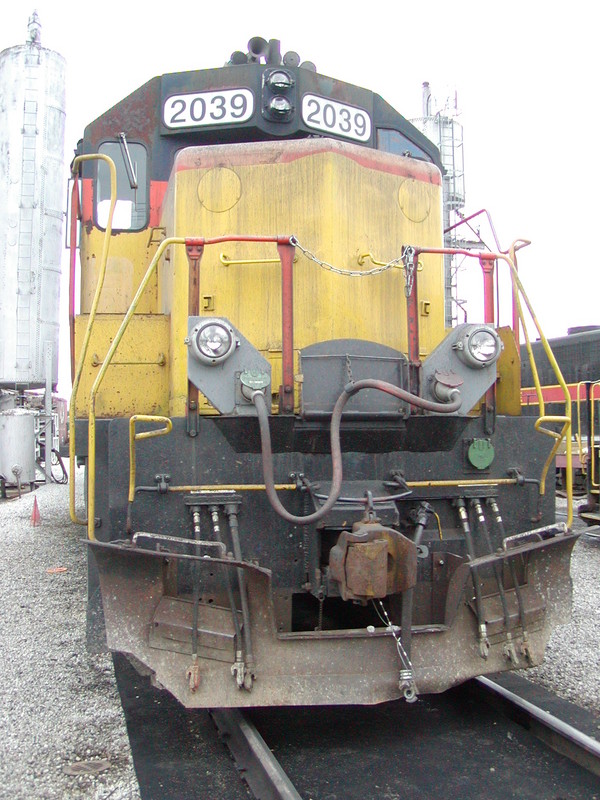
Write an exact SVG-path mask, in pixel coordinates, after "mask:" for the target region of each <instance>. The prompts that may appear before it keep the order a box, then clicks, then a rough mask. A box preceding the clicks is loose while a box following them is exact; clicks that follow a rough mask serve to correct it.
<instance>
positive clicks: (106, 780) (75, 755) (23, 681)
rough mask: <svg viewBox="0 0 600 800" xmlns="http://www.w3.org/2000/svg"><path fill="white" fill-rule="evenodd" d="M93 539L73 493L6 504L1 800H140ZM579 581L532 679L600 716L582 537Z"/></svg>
mask: <svg viewBox="0 0 600 800" xmlns="http://www.w3.org/2000/svg"><path fill="white" fill-rule="evenodd" d="M82 481H83V473H82V472H81V471H79V473H78V483H79V487H78V488H80V487H81V485H82ZM36 499H37V503H38V507H39V512H40V524H39V525H37V526H34V525H33V524H32V511H33V506H34V500H36ZM559 503H560V501H559ZM78 507H79V508H81V501H79V504H78ZM560 510H561V509H560V508H559V511H560ZM84 535H85V529H83V528H80V527H78V526H75V525H73V524H72V523H71V521H70V518H69V511H68V486H64V485H58V484H50V485H47V486H42V487H40V488H39V489H38V490H37V491H36V492H34V493H33V494H24V495H23V496H22V497H21V498H20V499H14V500H0V542H1V545H2V559H1V561H0V643H1V644H0V674H1V680H0V707H1V708H2V712H1V713H2V729H3V735H2V737H1V738H0V798H4V797H6V798H11V799H15V800H18V799H20V798H86V799H87V798H90V799H92V800H102V799H103V798H111V800H138V799H139V797H140V795H139V789H138V784H137V780H136V776H135V772H134V769H133V765H132V760H131V753H130V749H129V742H128V738H127V731H126V727H125V722H124V718H123V713H122V708H121V704H120V700H119V696H118V694H117V690H116V686H115V679H114V671H113V664H112V659H111V657H110V655H108V654H101V655H92V654H89V653H88V652H87V650H86V644H85V604H86V565H85V562H86V559H85V552H84V545H83V544H82V539H83V537H84ZM572 575H573V581H574V603H573V617H572V621H571V622H570V623H569V624H568V625H566V626H562V627H561V628H559V629H558V630H557V631H556V632H555V633H554V635H553V637H552V639H551V642H550V645H549V648H548V651H547V656H546V660H545V662H544V664H543V665H542V666H541V667H537V668H535V669H533V670H528V671H527V672H526V673H523V674H524V675H525V677H527V678H528V679H530V680H532V681H534V682H536V683H539V684H541V685H542V686H544V687H545V688H547V689H549V690H551V691H553V692H555V693H557V694H558V695H560V696H561V697H564V698H565V699H567V700H570V701H571V702H573V703H576V704H577V705H580V706H582V707H584V708H587V709H589V710H591V711H593V712H596V713H600V656H599V647H598V630H599V629H600V579H599V577H598V576H599V575H600V540H596V539H592V538H589V537H588V536H587V535H583V536H582V537H581V538H580V540H579V541H578V543H577V544H576V546H575V549H574V553H573V561H572ZM90 771H91V772H92V774H88V773H89V772H90ZM70 773H75V774H70Z"/></svg>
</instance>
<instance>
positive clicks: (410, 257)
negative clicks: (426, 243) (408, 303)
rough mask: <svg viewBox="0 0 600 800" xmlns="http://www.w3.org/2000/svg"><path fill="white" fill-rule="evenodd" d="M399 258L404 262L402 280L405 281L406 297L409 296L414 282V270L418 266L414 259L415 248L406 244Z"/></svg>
mask: <svg viewBox="0 0 600 800" xmlns="http://www.w3.org/2000/svg"><path fill="white" fill-rule="evenodd" d="M401 260H402V263H403V264H404V280H405V281H406V283H405V286H404V294H405V295H406V297H410V296H411V294H412V290H413V286H414V283H415V272H416V269H417V266H418V262H417V260H416V259H415V248H414V247H412V245H407V246H406V247H405V248H403V250H402V257H401Z"/></svg>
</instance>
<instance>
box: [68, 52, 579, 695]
mask: <svg viewBox="0 0 600 800" xmlns="http://www.w3.org/2000/svg"><path fill="white" fill-rule="evenodd" d="M72 171H73V176H74V183H73V191H72V214H71V279H72V289H71V301H70V302H71V307H70V317H71V340H72V348H73V349H72V352H73V359H72V369H73V395H72V402H71V407H70V420H71V426H72V434H71V437H70V447H71V460H72V464H74V462H75V460H77V461H78V462H79V463H80V464H84V465H85V475H86V477H85V481H86V508H85V512H82V511H81V510H78V509H77V508H76V503H75V488H74V484H73V482H72V484H71V516H72V519H73V521H74V522H75V523H77V524H81V525H85V526H86V527H87V545H88V555H89V558H88V565H89V568H88V575H89V581H88V583H89V589H88V633H89V637H90V640H91V641H100V637H99V635H98V634H99V633H103V632H105V634H106V643H107V645H108V647H109V648H110V649H112V650H113V651H120V652H123V653H125V654H127V656H128V657H129V658H130V659H131V660H132V662H133V663H134V664H136V666H138V668H139V669H140V670H142V671H144V672H145V673H146V674H151V675H152V677H153V680H154V681H155V682H156V684H157V685H160V686H162V687H164V688H166V689H167V690H168V691H170V692H171V693H172V694H173V695H175V696H176V697H177V698H178V699H179V700H180V701H181V702H182V703H183V704H184V705H185V706H188V707H209V706H211V707H231V706H257V705H258V706H260V705H299V704H350V703H359V704H372V703H378V702H382V701H386V700H391V699H395V698H402V697H404V698H405V699H406V700H408V701H414V700H415V699H416V698H417V696H418V695H419V694H423V693H431V692H441V691H444V690H445V689H447V688H448V687H450V686H453V685H455V684H457V683H460V682H461V681H464V680H466V679H468V678H470V677H472V676H475V675H479V674H482V673H486V672H487V673H490V672H497V671H500V670H505V669H512V668H523V667H527V666H529V665H535V664H538V663H539V662H540V661H541V660H542V658H543V654H544V648H545V645H546V642H547V640H548V637H549V635H550V633H551V631H552V630H553V628H554V626H555V625H556V624H558V623H562V622H564V621H565V620H566V619H567V618H568V614H569V609H570V598H571V583H570V574H569V565H570V553H571V550H572V547H573V544H574V542H575V540H576V536H575V534H573V533H572V532H571V530H570V528H569V525H570V521H571V519H570V518H569V520H568V523H567V525H565V524H557V523H556V522H555V518H554V488H553V486H552V485H551V483H552V482H551V481H546V475H547V473H548V470H549V468H550V467H551V464H552V461H553V457H554V454H555V452H556V449H557V447H558V445H559V443H560V440H561V439H562V438H565V435H566V434H565V429H566V428H565V426H566V425H567V423H566V422H565V420H566V417H565V418H564V419H563V418H560V419H559V420H558V422H557V420H556V419H553V420H551V421H550V423H549V424H548V421H547V420H545V419H544V418H543V417H542V418H539V419H537V418H535V419H534V418H532V417H529V416H525V415H522V414H521V405H520V395H519V390H520V381H519V370H520V363H519V354H518V346H517V341H518V327H519V324H520V322H519V320H520V319H522V311H521V308H522V304H523V303H525V304H528V301H527V298H526V296H525V294H524V291H523V287H522V284H521V282H520V280H519V278H518V275H517V271H516V269H515V265H516V253H517V250H518V249H519V247H520V243H516V244H515V245H514V246H513V247H512V248H511V251H510V252H508V253H489V252H485V253H483V252H482V253H473V252H467V253H466V255H468V256H469V257H470V258H471V260H472V262H473V264H474V269H476V270H478V271H479V270H481V276H482V293H483V298H484V319H483V320H477V321H475V322H468V323H464V324H461V325H458V326H457V327H454V328H451V329H447V328H446V327H445V313H444V305H445V302H446V298H445V289H444V273H443V270H444V266H443V255H444V253H445V252H446V248H444V246H443V230H442V185H443V179H442V164H441V161H440V154H439V152H438V150H437V149H436V147H435V146H434V145H433V144H432V143H431V142H430V141H429V140H428V139H426V138H425V137H424V136H423V135H422V134H421V133H420V132H419V131H418V130H417V129H416V128H415V127H414V126H413V125H412V124H411V123H410V122H408V120H407V119H405V118H404V117H403V116H402V115H401V114H400V113H398V112H397V111H396V110H395V109H394V108H392V106H390V105H389V104H388V103H387V102H386V101H385V100H384V99H383V98H382V97H380V96H379V95H378V94H375V93H373V92H371V91H369V90H366V89H364V88H361V87H359V86H354V85H350V84H348V83H344V82H342V81H339V80H336V79H333V78H330V77H328V76H326V75H322V74H319V73H318V72H317V71H316V68H315V67H314V64H312V63H311V62H302V63H301V62H300V58H299V56H298V55H297V54H296V53H294V52H288V53H286V54H284V55H283V56H282V55H281V50H280V45H279V42H278V41H277V40H271V41H269V42H267V41H265V40H262V39H260V38H256V39H253V40H251V41H250V42H249V46H248V52H243V51H236V52H235V53H233V55H232V57H231V60H230V61H229V62H228V63H227V64H226V65H225V66H224V67H221V68H217V69H207V70H199V71H193V72H185V73H176V74H167V75H162V76H161V77H156V78H154V79H152V80H150V81H149V82H148V83H146V84H145V85H143V86H142V87H141V88H139V89H137V90H136V91H134V92H133V93H132V94H130V95H129V96H128V97H126V98H125V99H123V100H121V101H120V102H118V103H117V105H115V106H114V107H113V108H111V109H110V110H108V111H107V112H106V113H104V114H102V115H101V116H100V117H99V118H97V119H96V120H95V121H93V122H91V123H90V124H89V125H88V126H87V127H86V129H85V132H84V135H83V139H82V140H81V142H80V143H79V146H78V149H77V152H76V158H75V160H74V161H73V165H72ZM77 246H79V251H80V252H79V263H80V296H79V306H80V311H79V313H78V314H76V313H75V307H76V302H75V286H76V285H77ZM500 268H502V269H504V270H505V272H506V273H507V274H509V275H510V276H511V279H512V281H513V285H514V287H515V295H514V296H515V301H514V302H515V323H514V325H513V327H512V328H510V327H507V328H501V327H499V326H498V324H497V319H496V316H495V315H496V301H495V297H494V294H495V291H494V287H495V282H494V278H495V273H496V271H497V270H498V269H500ZM560 380H562V379H560V378H557V381H560ZM563 423H564V424H563ZM557 426H558V427H557ZM71 474H72V475H75V470H74V469H72V471H71Z"/></svg>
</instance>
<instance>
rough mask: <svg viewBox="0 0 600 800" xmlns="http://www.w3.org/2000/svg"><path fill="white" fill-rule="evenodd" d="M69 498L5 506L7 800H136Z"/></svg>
mask: <svg viewBox="0 0 600 800" xmlns="http://www.w3.org/2000/svg"><path fill="white" fill-rule="evenodd" d="M82 478H83V472H81V471H80V472H79V475H78V480H79V484H80V486H81V484H82ZM68 497H69V487H68V486H65V485H59V484H49V485H46V486H42V487H40V488H39V489H38V490H37V491H35V492H34V493H32V494H24V495H23V496H22V497H21V498H20V499H15V500H0V543H1V547H2V557H1V559H0V642H1V644H0V675H1V680H0V708H1V709H2V711H1V714H2V731H3V732H2V736H1V738H0V797H1V798H4V797H6V798H11V800H20V798H55V797H56V798H86V800H87V799H88V798H90V799H91V800H102V799H103V798H109V797H110V799H111V800H139V797H140V795H139V790H138V784H137V779H136V777H135V772H134V769H133V764H132V760H131V753H130V749H129V741H128V738H127V731H126V728H125V722H124V719H123V712H122V709H121V703H120V700H119V695H118V693H117V690H116V686H115V679H114V671H113V664H112V658H111V656H110V655H109V654H107V653H105V654H100V655H91V654H89V653H88V652H87V650H86V644H85V630H86V626H85V617H86V591H87V590H86V559H85V548H84V545H83V544H82V543H81V540H82V537H83V536H84V535H85V528H81V527H79V526H75V525H73V523H72V522H71V520H70V517H69V508H68ZM36 499H37V504H38V508H39V513H40V524H39V525H37V526H33V525H32V520H31V517H32V511H33V505H34V500H36ZM70 773H74V774H70ZM90 773H91V774H90Z"/></svg>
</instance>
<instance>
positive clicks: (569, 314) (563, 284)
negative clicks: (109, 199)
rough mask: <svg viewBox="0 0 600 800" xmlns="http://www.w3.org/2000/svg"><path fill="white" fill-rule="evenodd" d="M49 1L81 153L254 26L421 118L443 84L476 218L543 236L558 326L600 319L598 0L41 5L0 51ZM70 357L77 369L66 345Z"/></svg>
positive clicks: (53, 43)
mask: <svg viewBox="0 0 600 800" xmlns="http://www.w3.org/2000/svg"><path fill="white" fill-rule="evenodd" d="M34 8H35V9H37V11H38V14H39V17H40V21H41V24H42V45H43V46H44V47H47V48H50V49H52V50H56V51H57V52H59V53H61V54H62V55H63V56H64V57H65V59H66V61H67V130H66V153H67V159H69V160H70V157H71V154H72V151H73V148H74V147H75V145H76V143H77V140H78V138H80V137H81V135H82V133H83V129H84V127H85V125H86V124H87V123H88V122H89V121H91V120H92V119H94V118H95V117H97V116H98V115H100V114H101V113H102V112H103V111H105V110H106V109H108V108H110V107H111V106H112V105H114V104H115V103H116V102H117V101H118V100H119V99H121V98H122V97H124V96H126V95H127V94H128V93H129V92H131V91H133V90H134V89H135V88H136V87H138V86H140V85H141V84H143V83H145V82H146V80H148V79H149V78H151V77H153V76H154V75H159V74H162V73H165V72H177V71H182V70H190V69H201V68H209V67H216V66H221V65H222V64H223V63H224V62H225V61H226V60H227V59H228V58H229V56H230V54H231V52H232V51H233V50H242V49H244V50H245V49H246V44H247V42H248V39H249V38H250V37H251V36H263V37H264V38H266V39H270V38H276V39H280V40H281V46H282V51H283V52H285V51H286V50H296V51H297V52H298V53H299V54H300V56H301V58H302V59H303V60H310V61H314V62H315V64H316V65H317V69H318V71H319V72H321V73H324V74H326V75H331V76H333V77H336V78H339V79H341V80H345V81H348V82H350V83H356V84H358V85H362V86H365V87H366V88H368V89H372V90H373V91H375V92H378V93H379V94H381V95H382V96H383V97H384V98H385V99H386V100H387V101H388V102H390V103H391V104H392V105H393V106H394V107H395V108H396V109H397V110H399V111H400V112H401V113H402V114H404V116H406V117H409V118H410V117H415V116H420V115H421V85H422V82H423V81H425V80H427V81H429V82H430V84H431V86H432V89H433V92H434V94H435V95H440V96H441V95H444V93H446V92H448V91H452V92H453V91H456V92H457V95H458V102H459V107H460V108H461V110H462V115H461V118H460V120H461V122H462V124H463V126H464V142H465V145H464V147H465V171H466V195H467V202H466V208H465V213H471V212H473V211H477V210H478V209H480V208H484V207H485V208H487V209H488V210H489V211H490V213H491V214H492V217H493V220H494V223H495V226H496V230H497V233H498V236H499V239H500V243H501V245H502V246H503V247H507V246H508V244H509V243H510V241H512V240H513V239H516V238H519V237H522V238H527V239H531V240H532V243H533V244H532V246H531V247H529V248H528V249H527V250H526V251H523V253H522V255H521V257H520V269H521V275H522V280H523V282H524V284H525V288H526V289H527V291H528V293H529V294H530V296H531V299H532V301H533V304H534V308H535V310H536V312H537V313H538V316H539V319H540V321H541V323H542V327H543V328H544V331H545V333H546V334H547V335H548V336H558V335H562V334H564V333H566V330H567V328H568V327H571V326H574V325H581V324H594V323H600V310H599V306H600V277H599V269H600V258H599V256H598V252H597V251H596V245H597V233H596V231H597V229H598V227H599V219H598V205H599V202H598V188H599V179H600V166H599V163H598V146H597V140H596V139H595V134H596V133H597V131H598V122H599V121H600V120H599V116H600V115H599V114H598V111H597V106H596V104H597V100H596V97H595V91H596V90H595V87H596V86H597V75H598V26H597V22H596V19H595V13H594V5H593V4H592V3H588V2H586V3H584V2H582V0H572V1H571V2H570V3H568V4H563V3H561V4H558V3H552V2H549V3H544V4H542V3H537V2H527V0H521V2H514V0H505V1H504V2H484V0H480V2H471V1H470V0H453V2H448V1H447V0H446V2H439V0H428V1H427V2H419V0H411V2H403V0H396V2H382V1H381V0H380V2H377V3H375V2H370V3H359V4H357V5H356V6H354V7H351V6H350V4H342V3H335V4H333V3H328V2H326V0H321V2H315V1H314V0H303V1H302V2H297V3H283V2H270V3H265V4H264V5H263V4H261V5H260V6H259V4H257V3H254V2H250V1H247V2H239V0H227V1H226V2H223V0H221V2H214V1H213V2H210V3H207V2H202V0H195V2H189V1H188V0H170V1H169V2H168V3H155V4H151V3H148V2H143V3H142V2H131V1H130V2H127V0H121V1H120V2H116V1H115V0H104V2H103V3H100V4H89V3H77V4H75V3H73V4H72V3H66V2H60V1H59V0H38V2H37V3H35V2H32V4H31V7H28V6H26V5H24V4H22V3H7V4H5V6H4V8H3V11H2V25H1V26H0V50H3V49H5V48H7V47H11V46H13V45H16V44H22V43H24V42H25V38H26V33H27V21H28V17H29V15H30V13H31V12H32V11H33V9H34ZM65 194H66V192H65ZM482 234H484V235H485V237H486V238H488V239H489V237H487V230H485V229H484V228H483V227H482ZM490 242H491V239H490ZM65 266H66V265H65ZM63 294H65V295H66V291H65V292H63ZM64 299H66V298H64ZM62 319H63V321H64V325H63V328H66V327H67V317H66V314H65V315H64V316H63V317H62ZM61 362H62V363H61V376H62V375H63V373H64V371H65V369H66V370H67V371H68V366H67V365H68V356H67V354H66V353H65V352H61ZM60 388H61V390H62V391H63V392H66V391H67V390H68V386H65V382H63V380H62V378H61V387H60Z"/></svg>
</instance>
